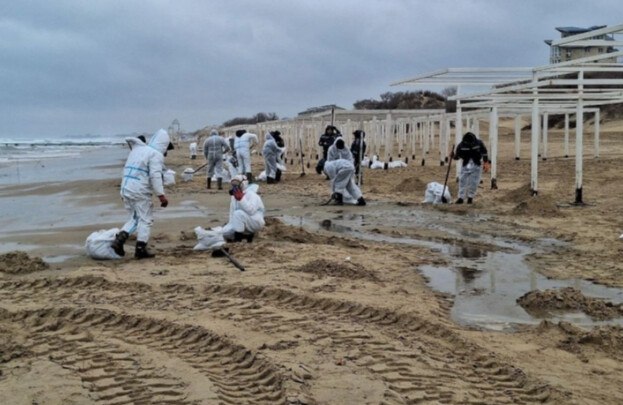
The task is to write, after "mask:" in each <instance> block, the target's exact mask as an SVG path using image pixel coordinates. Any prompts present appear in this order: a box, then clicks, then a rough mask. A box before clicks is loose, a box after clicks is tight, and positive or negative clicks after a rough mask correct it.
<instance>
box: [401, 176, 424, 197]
mask: <svg viewBox="0 0 623 405" xmlns="http://www.w3.org/2000/svg"><path fill="white" fill-rule="evenodd" d="M425 190H426V183H424V182H423V181H422V180H420V179H419V178H418V177H407V178H406V179H404V180H403V181H401V182H400V183H399V184H398V185H396V186H395V187H394V190H393V191H395V192H403V193H416V194H417V193H420V194H423V193H424V191H425Z"/></svg>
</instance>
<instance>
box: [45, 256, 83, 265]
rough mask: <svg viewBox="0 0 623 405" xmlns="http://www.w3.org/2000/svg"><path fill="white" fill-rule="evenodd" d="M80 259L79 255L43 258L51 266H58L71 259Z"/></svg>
mask: <svg viewBox="0 0 623 405" xmlns="http://www.w3.org/2000/svg"><path fill="white" fill-rule="evenodd" d="M74 257H78V255H57V256H43V258H42V259H43V261H44V262H46V263H50V264H57V263H63V262H66V261H67V260H69V259H73V258H74Z"/></svg>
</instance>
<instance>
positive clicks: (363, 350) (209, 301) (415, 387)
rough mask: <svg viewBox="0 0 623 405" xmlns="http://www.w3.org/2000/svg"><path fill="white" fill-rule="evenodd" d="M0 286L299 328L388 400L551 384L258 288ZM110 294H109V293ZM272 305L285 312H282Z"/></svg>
mask: <svg viewBox="0 0 623 405" xmlns="http://www.w3.org/2000/svg"><path fill="white" fill-rule="evenodd" d="M0 291H2V293H0V296H1V295H2V294H4V293H5V292H8V293H9V294H10V296H11V297H12V298H13V299H16V300H17V301H19V300H25V301H26V300H30V298H31V297H33V296H42V295H45V296H50V297H51V298H50V299H54V300H62V299H69V300H75V299H78V301H80V302H88V303H99V304H116V305H123V306H126V305H132V306H137V305H138V306H140V307H144V308H145V309H154V308H157V309H163V310H172V309H173V310H178V311H186V312H187V311H189V310H191V311H202V310H208V311H209V312H210V314H211V315H213V316H217V317H220V318H223V319H229V318H231V316H232V314H235V317H236V321H237V322H243V323H245V324H247V325H250V326H251V327H252V328H255V329H257V330H263V329H264V330H265V329H269V330H271V331H272V332H277V333H281V334H284V335H287V334H288V333H290V334H292V332H293V331H305V332H307V333H308V336H307V340H308V341H309V342H310V343H317V342H318V341H320V340H323V339H330V340H331V345H332V347H333V348H334V349H335V350H339V349H342V350H343V351H345V350H347V349H349V348H353V347H356V348H357V353H356V355H355V356H353V358H352V361H353V363H354V364H355V365H356V366H357V367H361V368H364V369H365V370H367V371H368V372H369V373H371V374H372V375H374V376H375V377H376V378H379V379H381V380H382V381H384V383H385V384H386V386H387V390H386V392H385V403H387V404H394V403H395V404H404V403H419V402H422V401H424V402H427V401H434V402H439V403H538V402H543V401H546V400H547V399H548V397H549V396H550V394H551V389H550V387H548V386H546V385H544V384H542V383H539V382H537V381H532V380H530V379H529V378H528V377H526V376H525V375H524V373H523V372H522V371H521V370H519V369H517V368H515V367H513V366H512V365H508V364H505V363H503V362H501V361H499V360H497V359H495V357H494V356H493V355H492V354H491V353H490V352H488V351H486V350H485V349H483V348H482V347H480V346H478V345H476V344H474V343H472V342H468V341H466V340H465V339H463V338H461V337H460V336H458V335H457V334H456V333H455V332H454V331H452V330H450V329H448V327H446V326H444V325H441V324H434V323H432V322H430V321H427V320H423V319H421V318H420V317H418V316H417V315H415V314H411V313H397V312H395V311H392V310H388V309H384V308H375V307H370V306H366V305H363V304H359V303H354V302H347V301H339V300H335V299H330V298H319V297H312V296H308V295H301V294H296V293H294V292H292V291H288V290H282V289H278V288H272V287H262V286H241V285H208V286H206V287H204V288H201V289H196V288H194V287H192V286H188V285H184V284H168V285H163V286H160V287H151V286H149V285H146V284H139V283H119V282H111V281H108V280H107V279H105V278H103V277H93V276H85V277H76V278H67V279H56V280H45V279H40V280H35V281H16V282H8V283H4V284H2V285H0ZM110 291H114V292H115V296H114V298H113V297H108V295H107V294H108V293H107V292H110ZM271 307H274V308H280V309H282V310H283V309H285V310H287V311H290V312H291V313H292V314H291V315H290V316H287V317H286V316H284V315H283V311H281V312H280V313H278V311H274V310H271ZM362 330H363V331H362ZM388 337H389V338H388ZM458 393H460V394H458Z"/></svg>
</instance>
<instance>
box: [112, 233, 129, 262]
mask: <svg viewBox="0 0 623 405" xmlns="http://www.w3.org/2000/svg"><path fill="white" fill-rule="evenodd" d="M129 236H130V235H128V233H127V232H126V231H121V232H119V233H118V234H117V235H115V240H114V241H113V242H112V244H111V245H110V247H112V250H114V251H115V253H116V254H118V255H119V256H125V250H123V244H124V243H125V241H126V240H128V237H129Z"/></svg>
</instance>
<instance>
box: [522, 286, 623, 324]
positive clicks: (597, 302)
mask: <svg viewBox="0 0 623 405" xmlns="http://www.w3.org/2000/svg"><path fill="white" fill-rule="evenodd" d="M517 303H519V305H521V307H522V308H524V309H525V310H526V311H528V312H530V313H535V314H539V313H544V312H548V311H552V310H557V311H582V312H584V313H585V314H586V315H588V316H590V317H591V318H593V319H598V320H605V319H613V318H618V317H620V316H623V306H622V305H616V304H613V303H611V302H607V301H604V300H601V299H599V298H591V297H586V296H585V295H584V294H582V292H581V291H580V290H578V289H576V288H573V287H566V288H562V289H559V290H545V291H530V292H528V293H526V294H524V295H523V296H521V297H519V298H518V299H517Z"/></svg>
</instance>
